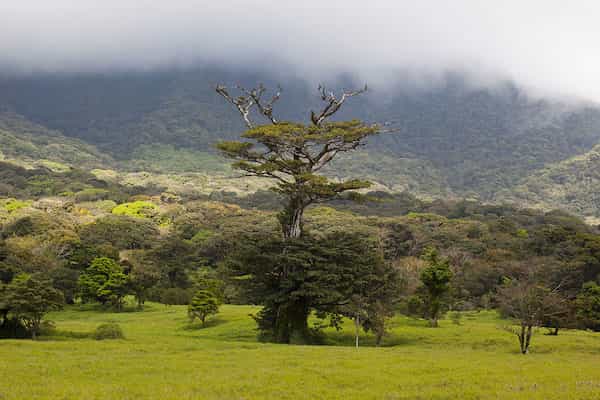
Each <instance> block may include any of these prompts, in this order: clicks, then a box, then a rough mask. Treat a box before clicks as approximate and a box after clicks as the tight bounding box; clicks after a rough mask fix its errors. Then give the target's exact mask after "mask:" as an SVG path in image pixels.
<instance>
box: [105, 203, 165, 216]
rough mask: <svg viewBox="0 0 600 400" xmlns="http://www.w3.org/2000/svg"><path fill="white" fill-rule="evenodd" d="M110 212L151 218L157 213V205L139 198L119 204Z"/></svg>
mask: <svg viewBox="0 0 600 400" xmlns="http://www.w3.org/2000/svg"><path fill="white" fill-rule="evenodd" d="M112 213H113V214H115V215H126V216H128V217H135V218H152V217H155V216H156V215H157V214H158V207H157V206H156V204H154V203H152V202H149V201H144V200H139V201H134V202H132V203H123V204H120V205H118V206H116V207H115V208H113V210H112Z"/></svg>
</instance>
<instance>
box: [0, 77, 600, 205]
mask: <svg viewBox="0 0 600 400" xmlns="http://www.w3.org/2000/svg"><path fill="white" fill-rule="evenodd" d="M280 79H282V80H283V82H282V83H283V85H284V86H285V87H284V95H283V97H282V100H281V102H280V103H278V104H277V107H278V108H277V111H278V113H279V115H280V116H281V117H282V118H283V119H294V120H298V119H300V120H305V119H306V117H307V116H306V110H308V109H310V108H311V107H316V106H318V101H319V100H318V98H317V97H316V96H315V94H316V93H315V91H314V88H313V87H312V85H311V84H308V83H307V82H305V81H303V80H301V79H297V78H291V79H290V78H280ZM276 80H277V79H276V78H275V77H273V76H270V75H268V74H266V73H261V72H247V71H240V70H224V69H220V68H199V69H190V70H164V71H157V72H148V73H136V74H134V73H120V74H107V75H77V76H69V75H63V76H46V77H43V76H42V77H39V76H38V77H35V78H20V79H15V78H8V77H4V78H0V106H1V107H3V108H4V109H7V110H11V112H12V114H11V115H15V114H18V115H19V117H18V118H20V120H19V121H21V122H19V124H22V123H24V121H32V122H28V123H29V124H30V125H31V126H35V127H36V129H37V130H36V129H29V131H27V130H24V129H15V128H14V127H10V128H11V129H5V131H8V132H10V135H12V136H14V137H16V138H18V139H19V140H23V141H25V142H32V141H33V138H34V137H36V136H37V137H39V138H40V139H36V140H38V142H39V141H42V143H43V142H44V141H45V142H46V143H48V141H54V142H57V143H58V146H66V143H68V144H69V146H71V147H68V148H65V149H60V151H56V152H54V153H53V154H49V153H48V151H46V153H44V152H41V153H40V150H39V145H35V144H33V146H34V147H35V148H28V147H27V146H25V147H26V148H28V149H29V150H26V151H25V152H23V151H21V153H16V152H14V151H13V155H9V156H10V157H12V158H20V159H21V160H23V159H28V160H29V161H28V162H29V163H31V160H34V159H48V160H51V161H56V162H59V163H67V164H68V163H73V162H80V161H81V160H82V159H83V158H85V160H84V161H85V163H84V165H92V164H103V165H104V166H103V168H105V169H106V168H107V169H115V170H118V171H121V172H127V171H129V172H132V171H134V172H135V171H149V172H152V173H156V174H161V173H162V174H171V175H172V174H176V175H177V174H179V175H181V174H183V175H185V174H189V173H201V174H203V175H206V176H222V175H230V174H231V171H230V170H229V168H228V167H227V165H226V163H225V161H224V160H222V159H220V158H219V157H217V156H216V155H215V154H214V147H213V146H214V143H216V142H217V141H218V140H221V139H228V138H235V137H237V136H238V135H239V133H240V132H241V131H242V130H243V126H242V124H241V123H240V120H239V116H237V115H236V114H235V112H234V111H233V110H231V108H230V107H228V105H227V104H225V102H224V101H222V99H221V98H219V97H218V96H217V95H216V94H215V93H214V91H213V89H212V86H213V85H214V84H215V83H216V82H226V83H232V82H233V83H236V82H240V83H241V84H243V85H248V86H249V85H252V84H255V83H256V82H258V81H262V82H265V84H266V85H268V86H271V87H273V86H275V85H276ZM352 85H353V83H352V81H351V80H350V79H347V78H340V79H339V80H337V81H334V82H331V86H332V87H344V86H345V87H349V86H352ZM349 117H358V118H362V119H365V120H367V121H374V122H385V123H391V124H392V126H394V127H395V128H397V129H398V131H397V132H395V133H392V134H386V135H380V136H378V137H375V138H373V139H372V140H370V142H369V144H368V146H367V147H366V148H364V149H362V150H361V152H357V153H356V154H354V155H353V156H352V158H345V159H341V160H339V161H338V162H337V163H336V164H334V166H333V168H331V169H329V170H328V171H327V173H328V174H329V175H331V176H337V177H344V176H355V177H362V178H368V179H371V180H373V181H375V182H377V184H378V185H377V186H376V189H382V190H388V191H392V192H402V191H410V192H412V193H414V194H417V195H418V196H420V197H424V198H445V197H448V196H450V197H455V198H471V199H478V200H480V201H488V202H498V201H506V200H508V201H517V202H522V203H523V205H528V206H541V207H553V208H554V207H560V208H566V209H569V210H571V211H574V212H577V213H579V214H580V215H586V216H589V215H600V209H599V206H598V204H597V203H595V202H594V201H593V200H592V199H591V197H590V195H585V194H582V197H578V198H577V199H576V198H574V197H573V196H571V195H567V196H553V197H552V199H551V200H550V199H547V193H546V194H541V193H539V194H535V195H532V194H528V195H526V196H523V195H522V192H523V191H532V193H538V191H536V190H535V189H531V188H533V187H534V186H535V184H533V183H535V182H539V179H538V178H539V177H540V176H541V175H544V174H545V172H544V171H549V170H552V171H554V172H553V174H554V175H556V174H558V175H561V174H565V175H564V176H562V175H561V177H560V178H558V179H559V180H562V181H569V182H570V181H573V185H576V183H575V182H574V180H573V179H574V176H573V175H570V174H571V172H573V171H571V170H569V169H568V168H564V166H563V164H562V163H563V162H567V161H566V160H569V159H571V158H577V157H585V156H584V154H586V153H587V152H590V151H592V149H593V148H594V146H595V145H596V144H598V143H599V142H600V107H598V106H597V105H595V104H587V103H574V102H572V101H570V100H569V101H567V100H564V99H562V100H561V99H556V98H553V99H549V98H540V97H533V96H531V95H529V94H528V92H527V91H525V90H523V89H521V88H519V87H517V86H515V85H514V84H512V83H510V82H501V83H498V84H496V85H495V86H490V87H481V86H476V85H473V84H471V83H470V81H469V79H468V77H465V76H462V75H459V74H448V75H447V76H446V77H445V79H443V80H442V81H440V82H437V83H436V84H432V85H431V86H429V87H420V88H418V87H416V86H415V85H412V84H410V83H406V82H405V83H398V84H394V85H391V86H390V87H386V88H382V87H379V88H377V87H376V88H373V89H372V90H371V91H370V92H369V93H368V95H367V96H364V97H363V98H356V99H353V101H352V102H349V103H348V107H347V108H346V109H345V110H343V112H342V113H341V115H340V118H349ZM3 118H4V117H2V116H0V120H2V119H3ZM11 118H12V117H11ZM0 127H1V126H0ZM27 132H29V133H27ZM48 132H52V135H49V134H48ZM58 133H61V134H62V136H61V135H60V134H58ZM5 135H6V133H5ZM68 138H70V139H68ZM72 139H73V140H72ZM75 139H76V140H75ZM11 140H13V142H14V141H15V140H14V139H11ZM83 143H85V144H87V145H88V147H82V146H84V145H83ZM36 146H37V147H36ZM22 147H23V146H22ZM46 149H47V150H50V149H52V147H47V148H46ZM73 149H76V151H74V150H73ZM57 150H58V149H57ZM3 151H4V150H3ZM4 152H5V153H6V151H4ZM59 153H60V154H59ZM69 154H70V155H69ZM5 156H6V154H5ZM17 156H18V157H17ZM69 157H70V158H69ZM115 160H116V162H115ZM540 174H541V175H540ZM528 182H529V183H528ZM234 186H238V188H240V190H243V185H234ZM525 188H530V189H525ZM578 190H579V188H577V190H575V191H574V187H571V188H570V189H569V190H568V191H569V192H570V193H574V192H577V191H578ZM581 190H585V189H581ZM576 197H577V196H576Z"/></svg>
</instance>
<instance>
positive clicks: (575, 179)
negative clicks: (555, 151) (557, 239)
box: [500, 145, 600, 223]
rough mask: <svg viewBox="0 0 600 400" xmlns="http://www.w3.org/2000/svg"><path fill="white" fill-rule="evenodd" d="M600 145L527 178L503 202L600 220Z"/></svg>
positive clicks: (595, 220) (508, 192)
mask: <svg viewBox="0 0 600 400" xmlns="http://www.w3.org/2000/svg"><path fill="white" fill-rule="evenodd" d="M598 188H600V145H598V146H595V147H594V148H593V149H592V150H591V151H589V152H586V153H584V154H582V155H578V156H575V157H572V158H570V159H568V160H565V161H562V162H559V163H556V164H552V165H549V166H547V167H546V168H543V169H541V170H540V171H537V172H535V173H533V174H532V175H530V176H529V177H527V178H526V179H525V180H524V181H523V182H522V183H521V184H519V185H517V186H516V187H515V188H513V189H512V190H511V191H507V193H506V196H505V197H502V196H500V198H501V199H502V200H507V201H512V202H515V201H516V202H519V203H523V204H527V205H529V206H537V207H542V208H564V209H566V210H568V211H570V212H573V213H575V214H578V215H582V216H584V217H587V218H588V220H589V221H594V222H596V223H598V221H600V190H598Z"/></svg>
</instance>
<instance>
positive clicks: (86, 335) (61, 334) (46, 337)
mask: <svg viewBox="0 0 600 400" xmlns="http://www.w3.org/2000/svg"><path fill="white" fill-rule="evenodd" d="M93 338H94V332H74V331H64V330H58V329H56V330H52V331H50V332H44V333H43V334H42V335H40V336H39V337H38V338H37V340H39V341H45V342H49V341H61V340H71V339H93Z"/></svg>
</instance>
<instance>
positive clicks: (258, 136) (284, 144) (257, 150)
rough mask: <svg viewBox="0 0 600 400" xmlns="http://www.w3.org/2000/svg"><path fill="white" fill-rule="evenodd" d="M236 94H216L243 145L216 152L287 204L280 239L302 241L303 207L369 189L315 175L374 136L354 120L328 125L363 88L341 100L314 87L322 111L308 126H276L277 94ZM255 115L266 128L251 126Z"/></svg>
mask: <svg viewBox="0 0 600 400" xmlns="http://www.w3.org/2000/svg"><path fill="white" fill-rule="evenodd" d="M237 89H238V90H239V91H240V94H239V96H234V95H232V94H230V91H229V89H228V88H227V87H225V86H221V85H219V86H217V88H216V90H217V93H219V94H220V95H221V96H223V97H224V98H225V99H226V100H227V101H229V102H230V103H231V104H233V105H234V106H235V107H236V108H237V110H238V111H239V112H240V114H241V115H242V118H243V120H244V122H245V123H246V126H247V127H248V130H247V131H246V132H245V133H244V134H243V135H242V137H243V138H244V139H246V140H245V141H224V142H221V143H219V144H218V145H217V147H218V149H219V150H220V151H221V152H222V153H223V154H224V155H225V156H226V157H229V158H232V159H234V160H236V162H235V163H234V164H233V166H234V167H235V168H237V169H239V170H242V171H244V172H245V173H246V174H248V175H249V176H260V177H266V178H270V179H273V180H274V181H275V182H276V183H277V185H276V187H275V188H274V190H275V191H276V192H279V193H281V194H282V195H284V196H285V197H286V199H287V204H286V205H285V207H284V209H283V210H282V212H281V213H280V217H279V220H280V223H281V229H282V233H283V237H284V238H285V239H290V238H297V237H300V236H301V235H302V219H303V214H304V210H305V209H306V207H308V206H309V205H311V204H313V203H316V202H322V201H327V200H331V199H334V198H337V197H338V196H340V195H341V194H342V193H344V192H347V191H349V190H358V189H364V188H367V187H369V186H370V183H369V182H367V181H364V180H358V179H350V180H345V181H332V180H330V179H328V178H326V177H325V176H323V175H321V174H320V172H321V170H322V169H323V168H324V167H325V166H326V165H327V164H329V163H330V162H331V161H332V160H333V159H334V158H335V157H336V155H338V154H340V153H345V152H349V151H352V150H355V149H356V148H357V147H359V146H361V145H363V144H364V143H365V139H366V138H367V137H369V136H371V135H375V134H377V133H378V132H379V127H378V126H377V125H368V124H365V123H363V122H361V121H358V120H351V121H331V120H330V118H331V117H332V116H333V115H334V114H335V113H336V112H337V111H338V110H339V109H340V108H341V107H342V105H343V104H344V102H345V101H346V100H347V99H348V98H350V97H353V96H356V95H359V94H361V93H363V92H365V91H366V90H367V88H366V86H365V88H364V89H362V90H358V91H344V92H342V94H341V95H336V94H335V93H334V92H330V91H327V90H326V89H325V87H323V86H320V87H319V94H320V97H321V99H322V100H323V102H324V103H325V105H324V107H323V109H322V110H321V111H319V112H315V111H311V113H310V123H308V124H302V123H297V122H285V121H280V120H278V119H277V118H276V117H275V116H274V113H273V105H274V103H275V102H276V101H277V100H279V98H280V94H281V93H280V91H278V92H277V93H276V94H275V96H273V97H272V98H271V99H270V100H265V99H264V98H263V96H264V94H265V92H266V89H265V87H264V86H263V85H259V86H258V87H257V88H253V89H250V90H247V89H244V88H241V87H238V88H237ZM256 115H258V116H260V117H262V118H263V119H264V120H266V121H267V124H262V125H261V124H256V123H255V122H254V121H253V117H254V116H256Z"/></svg>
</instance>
